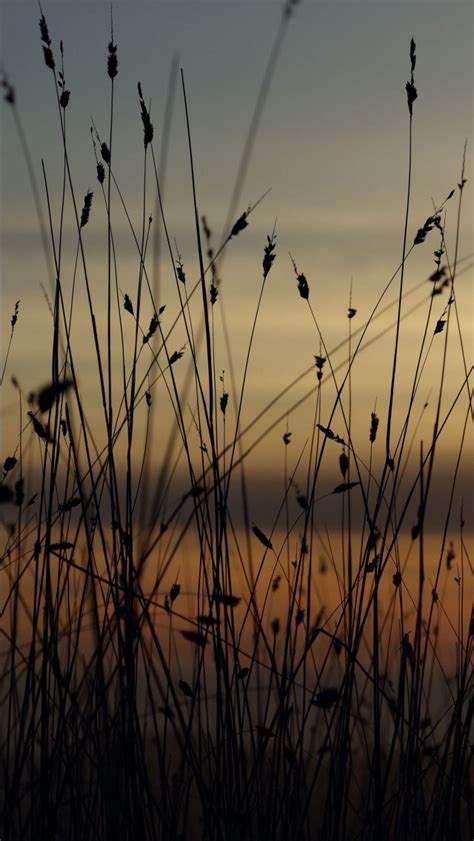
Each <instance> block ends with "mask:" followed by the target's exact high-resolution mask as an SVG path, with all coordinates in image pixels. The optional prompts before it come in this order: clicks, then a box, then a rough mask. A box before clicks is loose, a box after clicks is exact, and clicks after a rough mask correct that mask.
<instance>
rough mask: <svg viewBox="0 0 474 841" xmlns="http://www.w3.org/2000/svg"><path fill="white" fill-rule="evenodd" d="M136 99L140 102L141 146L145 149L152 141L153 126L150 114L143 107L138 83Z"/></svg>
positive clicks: (143, 101)
mask: <svg viewBox="0 0 474 841" xmlns="http://www.w3.org/2000/svg"><path fill="white" fill-rule="evenodd" d="M138 98H139V100H140V114H141V118H142V123H143V144H144V146H145V149H146V148H147V146H148V144H149V143H151V141H152V140H153V125H152V123H151V120H150V113H149V111H148V109H147V107H146V105H145V100H144V99H143V93H142V86H141V83H140V82H138Z"/></svg>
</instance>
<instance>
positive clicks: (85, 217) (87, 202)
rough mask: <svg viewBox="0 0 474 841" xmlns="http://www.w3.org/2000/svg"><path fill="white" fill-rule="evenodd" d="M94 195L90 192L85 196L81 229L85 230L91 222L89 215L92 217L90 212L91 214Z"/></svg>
mask: <svg viewBox="0 0 474 841" xmlns="http://www.w3.org/2000/svg"><path fill="white" fill-rule="evenodd" d="M93 195H94V194H93V193H92V191H91V190H88V191H87V193H86V194H85V196H84V204H83V207H82V213H81V222H80V227H81V228H84V227H85V225H87V223H88V221H89V215H90V212H91V207H92V196H93Z"/></svg>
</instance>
